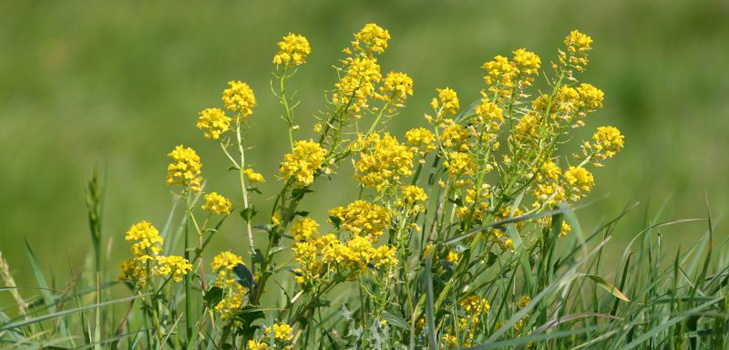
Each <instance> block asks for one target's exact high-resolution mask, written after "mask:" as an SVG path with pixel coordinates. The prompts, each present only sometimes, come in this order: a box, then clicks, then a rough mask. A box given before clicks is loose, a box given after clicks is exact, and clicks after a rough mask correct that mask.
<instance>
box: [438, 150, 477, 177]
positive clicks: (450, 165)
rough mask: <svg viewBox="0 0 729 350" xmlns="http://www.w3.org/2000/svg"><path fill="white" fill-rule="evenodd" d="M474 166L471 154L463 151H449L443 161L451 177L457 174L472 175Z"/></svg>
mask: <svg viewBox="0 0 729 350" xmlns="http://www.w3.org/2000/svg"><path fill="white" fill-rule="evenodd" d="M475 166H476V164H475V162H474V160H473V156H471V154H470V153H465V152H450V153H448V159H447V160H446V161H445V167H446V168H447V169H448V174H449V175H450V176H451V177H453V178H455V177H458V176H472V175H473V172H474V168H475Z"/></svg>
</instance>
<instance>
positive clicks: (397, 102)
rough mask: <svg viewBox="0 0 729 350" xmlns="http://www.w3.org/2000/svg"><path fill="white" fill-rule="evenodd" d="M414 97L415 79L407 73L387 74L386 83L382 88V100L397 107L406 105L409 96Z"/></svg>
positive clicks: (380, 96) (379, 96)
mask: <svg viewBox="0 0 729 350" xmlns="http://www.w3.org/2000/svg"><path fill="white" fill-rule="evenodd" d="M412 95H413V79H412V78H410V77H409V76H408V75H407V74H405V73H395V72H390V73H387V76H386V77H385V82H384V84H383V86H382V87H380V94H379V95H378V96H377V97H378V98H379V99H380V100H385V101H391V102H392V103H393V104H394V106H395V107H402V106H404V105H405V100H406V99H407V97H408V96H412Z"/></svg>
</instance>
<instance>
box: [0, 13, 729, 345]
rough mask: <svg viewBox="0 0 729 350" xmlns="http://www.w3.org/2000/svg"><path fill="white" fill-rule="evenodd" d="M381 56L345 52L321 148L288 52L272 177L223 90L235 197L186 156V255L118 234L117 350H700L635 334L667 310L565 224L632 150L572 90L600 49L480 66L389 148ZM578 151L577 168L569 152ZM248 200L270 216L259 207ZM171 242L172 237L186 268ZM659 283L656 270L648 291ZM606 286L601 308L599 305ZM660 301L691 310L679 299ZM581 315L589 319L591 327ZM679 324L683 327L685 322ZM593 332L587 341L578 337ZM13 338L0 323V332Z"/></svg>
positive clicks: (218, 121)
mask: <svg viewBox="0 0 729 350" xmlns="http://www.w3.org/2000/svg"><path fill="white" fill-rule="evenodd" d="M390 38H391V37H390V33H389V31H388V30H386V29H384V28H382V27H380V26H378V25H376V24H367V25H365V26H364V27H363V28H362V29H361V30H360V31H359V32H357V33H356V34H355V35H354V38H353V40H352V41H351V43H350V45H349V46H348V47H347V48H345V49H344V50H343V54H344V56H343V58H342V59H341V60H340V61H339V62H338V63H337V64H336V66H335V71H336V73H337V75H338V80H337V81H336V82H335V83H334V84H333V88H332V89H331V90H329V91H328V92H327V94H326V99H325V108H324V109H323V112H321V113H320V114H319V115H317V116H316V118H317V124H316V126H315V130H314V134H312V135H306V136H304V137H298V135H299V132H297V131H299V127H298V125H297V121H298V119H297V116H296V115H295V109H296V106H297V105H298V104H299V101H296V100H295V94H294V93H291V92H290V91H289V90H288V89H287V83H288V81H289V80H290V79H293V78H295V77H296V73H297V71H298V70H299V69H305V64H306V63H307V61H308V60H309V55H310V54H311V53H312V47H311V46H310V43H309V41H308V40H307V38H305V37H304V36H302V35H299V34H293V33H289V34H287V35H286V36H284V37H283V39H282V40H281V42H279V43H278V52H276V53H275V54H274V56H273V59H272V63H273V65H274V66H275V67H274V74H273V79H272V81H271V87H272V90H273V93H274V94H275V96H276V98H277V100H278V102H279V105H280V106H279V107H278V108H279V109H280V111H281V112H280V113H281V119H282V121H283V123H284V125H285V127H286V129H287V131H288V132H287V136H288V141H289V145H288V146H289V147H288V148H289V149H288V150H287V151H286V153H285V154H283V155H282V156H281V161H280V164H279V167H278V168H277V169H254V167H252V164H250V162H249V161H248V160H247V159H248V158H247V156H248V154H247V152H248V151H249V150H250V149H251V146H252V145H250V144H247V141H248V138H247V137H246V133H247V132H249V129H250V125H251V124H250V123H249V121H250V120H252V119H254V118H257V113H256V108H258V105H257V102H256V97H255V93H254V90H253V89H252V87H251V85H248V83H246V82H242V81H238V80H233V81H230V82H229V83H228V87H227V88H225V89H224V91H223V93H222V105H221V106H217V107H216V106H211V107H210V108H206V109H203V110H202V111H201V112H200V113H199V115H198V118H197V124H196V126H197V128H198V129H200V131H201V135H200V138H201V139H205V140H206V141H205V142H204V143H203V141H200V142H199V144H200V145H201V146H200V147H209V148H218V149H219V150H220V153H221V156H222V157H224V159H227V161H228V162H229V165H230V169H232V170H233V171H234V172H235V176H236V179H237V181H238V182H239V187H240V194H236V195H234V194H226V196H223V195H222V194H219V193H217V192H213V191H208V188H216V184H215V183H214V182H213V181H210V182H209V183H204V182H203V177H202V162H201V159H200V157H199V155H198V154H197V153H196V152H195V151H194V150H193V149H192V148H189V147H185V146H177V147H176V148H174V149H173V150H172V151H171V152H170V153H169V157H170V159H171V161H170V164H169V166H168V168H167V177H166V182H167V184H168V185H170V186H173V187H172V189H173V191H174V193H175V196H176V198H178V200H179V201H180V203H183V204H182V205H183V206H184V220H183V222H182V224H181V226H180V230H179V232H180V233H179V236H175V235H173V234H172V233H170V232H171V230H170V229H169V228H168V227H167V225H165V229H164V230H163V231H164V232H163V233H162V234H160V232H159V231H158V230H157V229H156V228H155V227H154V226H153V225H152V224H150V223H149V222H147V221H141V222H139V223H137V224H134V225H133V226H132V227H131V228H130V229H129V231H128V232H127V234H126V236H125V240H126V241H128V242H129V243H130V244H131V246H130V254H129V255H130V259H128V260H126V261H124V262H123V263H122V264H121V267H120V270H121V275H120V277H119V279H120V280H121V281H123V282H124V283H125V285H126V286H128V287H129V290H130V291H132V293H133V295H134V297H133V299H132V300H134V302H137V300H138V302H137V306H140V304H141V307H137V308H134V309H132V307H131V306H130V308H129V311H128V312H127V313H126V315H125V316H124V318H123V319H122V321H121V325H119V327H118V328H117V331H116V333H115V337H116V338H118V339H122V338H131V339H133V340H131V341H129V344H128V345H129V347H130V348H135V347H137V346H140V347H143V348H183V347H184V348H188V349H190V348H208V349H212V348H216V349H218V348H222V349H229V348H241V349H243V348H247V349H253V350H256V349H265V350H273V349H304V348H312V349H313V348H317V349H318V348H337V349H345V348H346V349H353V348H357V349H370V348H372V349H416V348H418V349H420V348H425V347H428V348H429V349H460V348H467V347H472V346H475V347H474V349H487V348H491V347H505V346H517V347H518V346H524V347H528V348H537V347H538V348H585V347H589V346H594V347H595V348H619V347H622V346H623V345H625V346H627V348H631V347H635V346H637V345H638V344H644V342H645V341H646V340H648V339H658V338H660V339H662V340H660V341H661V344H663V345H665V346H660V347H658V348H669V347H668V345H666V342H673V343H676V344H685V343H690V342H691V341H692V340H690V339H688V338H687V337H688V336H683V335H681V330H676V329H674V328H670V327H664V326H661V325H660V324H658V323H656V324H651V323H649V322H645V321H642V319H643V318H645V316H646V315H647V314H648V313H650V312H659V311H656V310H655V309H652V310H648V309H646V307H647V304H648V303H649V301H645V303H643V304H640V305H639V304H638V303H636V302H634V301H631V299H634V298H644V299H646V300H650V302H657V300H658V299H650V298H649V297H648V296H646V295H645V291H646V289H641V288H639V287H638V282H635V283H633V284H631V282H630V281H628V280H627V279H626V275H625V274H626V273H628V271H630V267H629V264H628V262H629V261H630V260H629V259H628V262H625V263H624V265H623V266H624V271H623V276H622V279H620V280H619V282H620V284H619V286H616V285H613V284H612V283H610V282H608V281H607V280H606V279H605V278H603V277H600V276H599V275H598V272H599V270H598V269H597V268H595V269H594V270H593V266H595V262H596V261H598V263H597V265H599V255H598V257H597V258H596V257H595V254H596V252H598V251H599V252H601V248H602V246H603V245H604V243H605V242H601V243H599V244H597V246H596V248H588V246H587V244H588V243H589V242H591V241H593V240H594V239H595V238H596V237H599V236H600V235H598V233H602V234H603V235H602V236H603V237H607V236H608V235H609V234H608V232H609V231H610V230H611V229H612V228H613V226H609V225H608V226H605V227H604V228H603V229H602V230H599V231H597V232H596V233H595V234H593V235H590V236H588V237H585V236H584V234H583V233H582V230H581V228H580V226H579V223H578V222H577V221H576V219H575V217H574V213H573V209H572V208H574V207H575V206H576V205H577V204H578V203H579V202H580V201H581V200H583V199H584V198H585V197H586V196H588V194H589V193H590V191H591V190H592V188H593V187H594V185H595V177H594V175H593V172H594V171H595V170H596V168H597V167H600V166H602V165H604V163H605V162H606V161H608V160H609V159H611V158H613V157H614V156H616V154H617V153H618V152H620V151H621V149H622V148H623V147H624V144H625V137H624V136H623V135H622V134H621V132H620V131H619V130H618V129H617V128H615V127H613V126H604V124H605V121H604V120H603V119H604V118H603V117H601V116H599V115H594V114H596V113H597V112H598V111H599V110H600V108H602V106H603V100H604V93H603V92H602V91H601V90H600V89H598V88H597V87H595V86H593V85H591V84H589V83H585V82H582V81H580V79H579V73H582V72H583V71H585V69H586V68H587V66H588V62H589V61H588V57H589V53H590V50H591V49H592V43H593V41H592V39H591V38H590V37H589V36H587V35H586V34H583V33H580V32H578V31H573V32H571V33H569V35H568V36H567V37H566V38H565V40H564V47H562V48H561V49H558V51H557V55H556V59H555V61H554V62H553V63H552V64H551V66H549V65H547V66H548V67H550V68H551V69H544V67H543V66H544V65H546V63H545V62H543V60H542V58H540V57H539V56H538V55H537V54H536V53H534V52H531V51H528V50H526V49H517V50H514V51H513V52H512V53H511V55H510V56H509V57H507V56H502V55H497V56H495V57H493V59H489V60H487V61H486V62H485V63H484V64H483V66H482V69H483V81H484V84H483V86H482V88H481V90H480V91H476V92H475V95H477V96H479V97H478V99H477V100H476V101H469V103H462V100H461V99H460V98H459V95H458V93H457V92H456V90H455V89H452V88H449V87H444V88H438V89H436V90H435V91H433V92H431V93H432V94H433V98H432V102H431V103H430V106H429V107H430V109H429V110H428V112H427V113H426V114H425V115H424V116H423V117H422V118H415V117H413V116H412V113H407V116H401V118H408V119H409V120H412V124H415V125H413V127H412V128H411V129H409V130H407V131H406V132H405V133H404V134H403V135H398V134H396V133H393V132H391V131H388V130H386V128H385V121H386V120H387V119H389V118H395V117H398V115H401V114H406V113H405V109H404V108H405V107H406V105H407V102H408V99H409V98H410V97H411V96H412V95H413V94H414V91H415V90H414V89H415V87H414V82H413V79H412V78H411V77H409V76H408V75H407V74H405V73H402V72H396V71H390V72H389V73H387V74H383V73H382V68H381V65H380V62H379V60H378V59H379V57H380V56H381V55H383V54H385V53H386V50H387V48H388V46H389V43H390ZM255 85H258V84H253V86H255ZM426 93H427V92H426ZM193 122H194V118H191V119H190V124H191V125H192V124H193ZM592 123H595V124H598V125H601V126H599V127H597V129H596V131H595V132H594V134H593V136H592V137H591V138H589V139H587V140H582V141H580V140H575V136H574V130H575V129H576V128H582V127H586V125H587V124H592ZM295 136H296V137H295ZM193 142H194V141H193ZM197 143H198V142H196V144H197ZM570 144H573V145H574V144H576V145H577V148H579V149H580V151H579V152H570V149H569V147H570V146H569V145H570ZM561 149H562V150H561ZM570 153H571V154H570ZM350 166H351V167H352V170H353V174H354V175H353V177H354V180H355V184H356V186H357V187H358V188H357V191H353V192H357V193H358V195H357V196H356V197H353V198H351V201H350V202H349V203H348V204H345V205H340V206H333V205H332V206H331V207H330V209H329V210H326V211H325V212H320V213H314V212H310V209H311V208H307V207H305V205H303V204H302V203H303V199H304V198H305V197H309V196H315V195H316V194H315V193H314V190H313V185H314V184H315V183H324V185H326V181H327V179H328V178H331V177H334V176H341V175H339V174H340V172H343V171H340V169H343V168H345V167H350ZM258 171H260V172H261V173H259V172H258ZM267 180H268V181H275V182H276V183H277V184H278V185H279V189H278V190H277V191H276V192H273V193H261V191H260V190H259V189H258V188H257V187H256V184H258V183H262V182H264V181H267ZM252 196H261V199H262V200H263V202H264V203H265V205H266V206H267V207H266V208H256V207H254V206H253V205H252V203H253V201H252ZM268 198H270V200H266V199H268ZM319 200H320V201H324V202H325V199H324V198H320V199H319ZM198 201H200V202H202V203H198ZM257 202H261V201H257ZM234 214H235V215H234ZM238 214H240V215H239V216H240V217H241V218H242V220H243V224H242V225H240V226H236V227H242V230H238V231H239V232H230V233H226V234H240V235H242V236H243V237H245V242H246V243H247V244H246V245H244V246H232V247H230V249H229V250H228V251H222V252H211V251H209V249H208V244H209V243H210V242H211V240H213V239H214V236H216V234H218V232H219V231H221V230H222V223H223V222H224V221H226V220H234V219H233V218H231V216H238ZM315 218H324V219H315ZM236 220H240V219H239V218H236ZM254 223H255V224H254ZM169 237H181V239H182V241H183V243H184V244H183V248H182V250H179V248H178V247H177V246H176V245H175V244H174V243H168V242H169V240H170V238H169ZM195 238H197V239H195ZM173 240H174V238H173ZM576 242H577V243H576ZM645 244H650V242H647V243H645ZM558 248H559V250H558ZM175 251H176V253H177V254H179V255H175V254H173V252H175ZM697 256H700V254H699V255H697ZM206 257H212V259H210V260H209V261H207V262H206V260H205V259H206ZM596 259H597V260H596ZM677 261H678V259H677ZM697 261H698V260H697ZM206 264H209V265H206ZM708 264H709V260H708V258H707V260H706V262H705V265H704V271H703V273H702V274H701V275H700V276H699V277H700V278H699V281H700V282H699V283H701V285H702V288H704V289H703V290H704V291H706V292H707V293H708V291H709V290H712V289H711V288H715V290H714V291H715V292H717V291H718V290H721V289H722V288H724V290H725V287H722V284H721V282H720V280H721V278H722V277H721V276H722V275H721V274H717V275H715V276H714V278H713V279H709V277H708V276H707V275H706V271H707V270H706V269H707V266H708ZM206 267H208V268H209V270H207V271H206ZM632 268H633V269H637V268H636V267H632ZM650 268H651V269H654V266H653V265H651V267H650ZM676 271H678V267H676ZM692 271H693V270H692ZM663 273H664V274H665V272H663ZM658 274H659V272H658V271H654V270H651V274H650V276H651V277H650V278H651V280H650V283H649V284H651V285H652V286H653V287H657V286H658V284H657V282H656V284H654V283H653V282H654V281H657V280H660V278H659V277H656V276H658ZM675 275H676V277H677V275H678V273H677V272H676V273H675ZM692 276H693V275H692ZM723 276H724V277H723V278H724V279H723V281H724V282H726V278H725V276H726V275H725V274H724V275H723ZM717 279H718V280H717ZM670 283H678V281H676V280H672V281H671V282H670ZM684 284H685V285H689V284H690V283H684ZM583 286H589V287H591V288H593V289H594V290H592V291H590V292H585V290H583V289H582V287H583ZM598 287H599V288H602V290H605V291H606V293H604V295H603V293H601V294H598V291H597V288H598ZM653 287H651V288H653ZM684 287H685V286H684ZM685 288H689V289H688V291H685V289H681V290H684V291H685V293H687V294H684V296H686V295H688V296H690V298H689V299H687V300H685V302H686V303H688V304H689V305H692V307H694V308H693V309H690V310H689V311H691V312H694V313H692V314H690V315H694V314H695V312H698V311H702V310H708V309H709V308H713V310H714V311H723V312H726V308H727V305H728V304H727V302H726V299H725V298H724V299H721V297H717V298H718V299H717V298H713V297H712V298H710V299H701V300H702V301H703V303H701V304H697V303H695V300H694V299H693V298H694V297H695V296H698V295H699V292H698V290H697V288H696V284H693V285H692V286H691V287H685ZM627 290H630V292H626V291H627ZM648 290H649V291H650V293H656V291H655V290H654V289H650V288H649V289H648ZM675 291H679V289H675ZM585 293H587V294H590V293H592V294H593V295H591V296H585ZM266 295H272V296H273V297H269V298H264V296H266ZM628 295H630V297H629V296H628ZM710 295H715V294H710ZM656 298H658V297H656ZM663 298H664V299H661V300H663V301H665V302H666V303H670V305H671V307H672V308H673V307H674V305H675V306H676V308H677V309H678V308H680V305H679V304H680V302H678V301H676V300H678V299H673V298H675V295H671V296H670V298H668V297H665V296H664V297H663ZM666 298H668V299H666ZM706 298H709V297H706ZM589 303H594V309H593V310H592V312H588V311H586V309H585V305H586V304H589ZM26 307H27V306H26ZM581 307H582V309H580V308H581ZM699 307H701V309H697V308H699ZM23 310H25V309H23ZM132 310H134V312H132ZM24 312H27V311H24ZM79 312H82V311H79ZM137 312H138V315H140V317H139V318H137V319H135V320H134V321H130V320H132V319H133V317H132V316H130V314H132V315H136V314H137ZM672 312H673V309H671V311H670V312H669V313H668V315H669V317H673V318H670V320H671V321H669V323H670V322H674V323H673V324H682V325H683V324H684V323H680V322H683V320H685V319H687V318H689V317H693V316H690V315H689V314H686V315H687V316H680V315H683V314H681V313H678V314H676V313H672ZM677 315H679V316H677ZM97 317H98V316H97ZM677 317H683V318H677ZM652 320H654V321H650V322H656V321H655V319H652ZM674 320H676V321H674ZM582 321H584V323H583V324H581V328H580V327H574V328H570V327H571V326H572V325H574V324H576V323H579V322H582ZM39 322H40V321H39ZM134 322H136V323H134ZM692 322H693V323H692ZM712 322H713V323H712ZM10 324H11V325H13V323H10ZM20 324H21V326H25V325H27V324H26V323H23V322H21V323H20ZM183 325H184V326H183ZM685 325H686V327H689V329H686V330H687V331H690V332H694V333H696V332H702V331H703V332H706V331H707V329H709V328H708V327H713V328H711V329H713V331H712V332H713V333H712V335H711V336H708V337H705V339H704V338H702V339H704V340H702V341H703V342H705V343H707V344H708V343H709V342H711V344H714V345H717V344H718V345H721V344H724V345H726V343H725V341H726V333H723V334H724V335H721V334H722V333H721V332H720V331H719V330H720V329H723V330H726V329H727V327H728V326H727V322H726V318H725V317H724V318H721V317H717V318H715V319H714V320H712V321H711V322H709V321H701V320H698V319H693V321H691V322H687V323H685ZM18 327H20V326H18ZM18 327H15V328H13V327H10V328H9V326H7V324H5V325H2V324H0V332H3V331H8V330H9V329H10V330H11V331H12V332H16V329H19V328H18ZM134 327H137V328H134ZM661 327H663V328H661ZM131 329H135V330H137V331H131ZM560 332H561V333H560ZM628 332H632V335H630V336H626V335H625V334H626V333H628ZM13 334H15V333H13ZM86 334H87V333H84V335H86ZM697 334H698V333H697ZM699 336H700V335H694V338H695V337H699ZM0 337H1V336H0ZM116 338H115V339H116ZM639 340H640V341H639ZM110 342H111V344H113V346H112V348H113V347H116V346H117V345H119V344H118V343H119V341H118V340H111V341H110ZM99 344H100V343H99ZM480 344H481V345H480ZM654 345H655V344H654Z"/></svg>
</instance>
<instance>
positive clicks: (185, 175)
mask: <svg viewBox="0 0 729 350" xmlns="http://www.w3.org/2000/svg"><path fill="white" fill-rule="evenodd" d="M168 156H169V157H170V158H171V159H172V162H171V163H170V164H169V165H168V166H167V184H168V185H182V186H185V187H187V188H189V189H191V190H193V191H199V190H200V184H201V182H202V178H201V177H200V172H201V169H202V163H201V162H200V156H198V155H197V152H195V150H194V149H192V148H190V147H184V146H177V147H175V149H173V150H172V152H170V153H169V154H168Z"/></svg>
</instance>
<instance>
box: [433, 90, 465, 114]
mask: <svg viewBox="0 0 729 350" xmlns="http://www.w3.org/2000/svg"><path fill="white" fill-rule="evenodd" d="M436 91H437V92H438V97H437V98H433V101H432V102H430V106H431V107H433V109H434V110H436V111H439V110H440V112H439V113H438V119H440V118H441V117H442V116H444V115H450V116H454V115H456V113H457V112H458V109H459V108H461V107H460V102H459V100H458V94H457V93H456V91H455V90H453V89H451V88H445V89H436Z"/></svg>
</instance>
